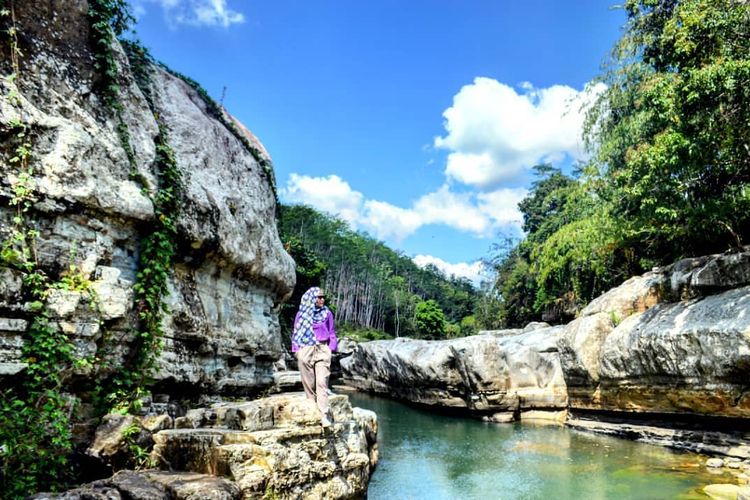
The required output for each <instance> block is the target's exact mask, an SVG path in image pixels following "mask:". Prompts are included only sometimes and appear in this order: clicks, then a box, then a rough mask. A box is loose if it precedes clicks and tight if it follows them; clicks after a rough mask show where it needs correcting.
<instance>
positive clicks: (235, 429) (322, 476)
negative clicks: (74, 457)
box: [37, 393, 378, 500]
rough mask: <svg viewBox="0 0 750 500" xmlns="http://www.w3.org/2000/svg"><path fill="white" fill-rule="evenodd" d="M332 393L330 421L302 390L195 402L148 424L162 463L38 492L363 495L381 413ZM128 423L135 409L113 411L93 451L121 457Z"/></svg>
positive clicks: (140, 497)
mask: <svg viewBox="0 0 750 500" xmlns="http://www.w3.org/2000/svg"><path fill="white" fill-rule="evenodd" d="M330 402H331V411H332V413H333V425H332V426H331V427H329V428H327V429H323V428H322V427H321V425H320V413H319V411H318V408H317V406H316V405H315V403H313V402H312V401H310V400H308V399H306V398H305V397H304V395H302V394H300V393H295V394H282V395H276V396H271V397H268V398H263V399H259V400H255V401H248V402H237V403H217V404H215V405H213V406H211V407H210V408H200V409H195V410H191V411H190V412H188V415H187V416H186V417H181V419H180V418H178V419H177V420H176V421H175V425H176V427H177V428H172V429H164V430H159V429H158V428H156V427H152V429H151V430H153V431H154V432H153V433H152V434H150V438H151V439H153V442H155V446H154V447H153V450H152V452H151V457H152V459H153V462H154V463H155V464H156V465H157V466H158V467H159V468H161V469H164V470H161V471H158V470H147V471H141V472H138V473H136V472H133V471H121V472H118V473H117V474H115V475H114V476H113V477H111V478H109V479H105V480H101V481H96V482H94V483H90V484H87V485H84V486H82V487H80V488H77V489H75V490H72V491H69V492H66V493H64V494H62V495H59V496H54V495H52V496H51V495H40V496H37V498H38V499H41V498H57V499H70V500H73V499H87V498H129V499H133V500H147V499H148V500H157V499H165V500H166V499H170V500H171V499H196V500H197V499H204V498H215V499H240V498H261V497H266V498H278V499H287V498H289V499H292V498H294V499H297V498H310V499H317V498H327V499H348V498H363V497H365V496H366V492H367V483H368V481H369V478H370V474H371V473H372V471H373V469H374V467H375V465H376V463H377V460H378V447H377V417H376V416H375V414H374V413H373V412H371V411H369V410H363V409H360V408H352V407H351V405H350V403H349V398H348V397H346V396H343V395H334V396H332V397H331V399H330ZM167 421H169V420H168V419H165V418H161V419H159V420H158V422H159V424H160V425H161V424H163V423H164V422H167ZM146 423H147V422H146V421H145V420H141V421H140V422H139V423H138V425H143V424H146ZM151 423H152V424H153V423H154V422H151ZM129 425H133V419H132V417H120V418H118V417H116V416H112V418H110V419H109V420H108V421H107V422H105V423H104V424H103V425H102V427H100V429H99V432H98V433H97V440H96V441H95V443H94V444H93V445H92V447H91V449H90V450H89V451H90V453H95V454H96V456H98V457H104V456H106V457H116V456H117V454H118V453H119V452H120V450H121V448H122V443H123V440H122V428H124V427H125V426H129ZM97 495H98V496H97ZM107 495H109V496H107Z"/></svg>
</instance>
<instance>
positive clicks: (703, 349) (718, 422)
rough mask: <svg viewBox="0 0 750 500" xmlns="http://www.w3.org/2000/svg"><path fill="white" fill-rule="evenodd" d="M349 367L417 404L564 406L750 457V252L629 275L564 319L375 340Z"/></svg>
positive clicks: (355, 380)
mask: <svg viewBox="0 0 750 500" xmlns="http://www.w3.org/2000/svg"><path fill="white" fill-rule="evenodd" d="M341 366H342V368H343V371H344V380H345V381H346V382H347V383H349V384H350V385H353V386H354V387H357V388H359V389H363V390H368V391H373V392H379V393H382V394H388V395H393V396H396V397H399V398H402V399H406V400H409V401H412V402H415V403H419V404H427V405H434V406H440V407H445V408H462V409H465V410H468V411H469V412H471V413H473V414H482V415H489V414H490V413H493V412H516V413H518V412H521V414H522V413H523V412H524V411H528V410H531V409H534V408H544V409H547V410H549V409H567V410H569V411H570V412H572V414H573V418H571V419H569V420H568V423H569V424H570V425H573V426H575V427H577V428H580V429H584V430H595V431H598V432H605V433H609V434H615V435H619V436H622V437H629V438H635V439H641V440H644V441H648V442H652V443H656V444H662V445H665V444H666V445H669V446H675V447H679V448H686V449H692V450H695V451H702V452H707V453H725V454H728V455H731V456H736V457H743V458H746V457H750V432H748V431H749V430H750V420H749V419H750V396H748V389H750V251H745V252H743V253H734V254H726V255H714V256H706V257H701V258H696V259H686V260H683V261H680V262H677V263H675V264H674V265H672V266H669V267H665V268H663V269H656V270H654V271H652V272H649V273H646V274H645V275H643V276H639V277H635V278H632V279H630V280H628V281H627V282H625V283H623V284H622V285H621V286H620V287H617V288H615V289H613V290H611V291H609V292H607V293H605V294H603V295H602V296H600V297H599V298H597V299H596V300H594V301H592V302H591V303H590V304H589V305H588V307H586V308H585V309H584V310H583V312H582V314H581V316H580V317H578V318H576V319H575V320H573V321H572V322H570V323H569V324H567V325H565V326H561V327H555V328H542V329H538V330H534V331H531V332H521V331H518V330H508V331H499V332H485V333H484V334H483V335H478V336H474V337H468V338H464V339H457V340H446V341H436V342H432V341H413V340H405V339H401V340H395V341H379V342H370V343H366V344H361V345H359V346H358V347H357V348H356V349H355V350H354V353H353V354H352V356H351V357H349V358H347V359H344V360H342V362H341ZM521 416H522V415H521ZM517 417H518V415H517V414H516V415H513V416H512V417H511V416H507V417H506V418H503V417H502V415H498V414H497V413H496V414H495V415H493V417H492V418H493V420H496V421H507V420H512V419H514V418H517Z"/></svg>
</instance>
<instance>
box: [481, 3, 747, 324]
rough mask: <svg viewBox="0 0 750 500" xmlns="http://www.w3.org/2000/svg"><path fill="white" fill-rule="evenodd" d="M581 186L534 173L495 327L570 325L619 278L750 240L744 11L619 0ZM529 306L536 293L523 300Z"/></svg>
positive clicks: (501, 277) (501, 278) (503, 263)
mask: <svg viewBox="0 0 750 500" xmlns="http://www.w3.org/2000/svg"><path fill="white" fill-rule="evenodd" d="M625 9H626V11H627V13H628V17H629V21H628V25H627V28H626V31H625V34H624V36H623V37H622V39H621V40H620V41H619V43H618V45H617V47H616V50H615V51H614V54H613V60H612V62H611V63H610V65H609V67H608V68H607V71H606V73H605V74H604V75H603V77H602V78H601V80H602V81H603V82H604V83H606V84H607V89H606V91H605V92H604V93H603V94H602V96H601V97H600V99H599V100H598V102H597V103H596V104H595V105H594V106H593V107H592V108H591V109H590V110H589V114H588V117H587V125H586V129H587V135H586V140H587V143H588V145H589V146H590V147H591V149H592V153H593V157H592V160H591V162H590V163H589V164H588V165H587V166H586V167H585V169H584V170H583V174H584V175H583V177H582V179H581V180H580V181H574V180H572V179H565V178H564V176H561V175H560V174H559V173H556V172H554V171H552V170H551V169H549V167H545V168H542V169H540V168H539V167H537V173H539V174H541V176H542V179H541V180H540V181H538V182H537V183H535V184H534V186H533V188H532V191H531V192H530V194H529V197H528V198H527V199H526V200H524V201H523V202H522V203H521V204H520V208H521V210H522V212H523V213H524V229H525V230H526V231H528V234H527V237H526V239H525V240H524V241H523V242H522V243H520V244H519V245H518V246H517V247H515V248H514V249H513V251H511V252H507V253H505V254H503V256H502V258H501V259H498V261H497V262H496V268H497V270H498V282H497V284H496V287H495V291H497V290H499V291H500V294H501V300H502V308H501V320H502V323H503V324H504V325H506V326H521V325H523V323H525V322H528V321H530V320H534V319H554V320H558V321H559V320H563V319H569V318H570V317H571V316H572V315H574V314H575V313H576V311H578V310H580V307H581V306H582V305H583V304H585V303H586V302H587V301H589V300H591V299H592V298H593V297H595V296H596V295H597V294H599V293H601V292H602V291H604V290H606V289H607V288H609V287H611V286H613V285H616V284H618V283H619V282H620V281H622V280H623V279H625V278H627V277H628V276H630V275H632V274H635V273H639V272H642V271H643V270H644V269H647V268H649V267H651V266H653V265H663V264H666V263H670V262H672V261H674V260H676V259H678V258H681V257H684V256H689V255H697V254H705V253H712V252H723V251H726V250H731V249H737V248H740V247H741V246H742V245H743V244H745V243H747V240H748V237H750V155H748V147H747V137H748V136H750V120H748V118H747V117H748V116H750V37H748V36H747V33H748V32H750V4H748V3H747V2H737V1H734V0H716V1H714V0H680V1H677V0H629V1H627V2H626V3H625ZM529 297H533V298H534V300H533V303H530V301H529Z"/></svg>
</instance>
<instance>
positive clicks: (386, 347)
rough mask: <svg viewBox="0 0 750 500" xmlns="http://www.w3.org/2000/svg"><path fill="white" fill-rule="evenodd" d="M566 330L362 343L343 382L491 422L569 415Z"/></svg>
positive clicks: (345, 366)
mask: <svg viewBox="0 0 750 500" xmlns="http://www.w3.org/2000/svg"><path fill="white" fill-rule="evenodd" d="M560 332H561V329H560V328H559V327H553V328H541V329H535V330H532V331H529V332H526V333H520V334H519V333H516V332H513V333H512V334H505V332H502V333H500V334H498V335H495V334H491V333H489V332H487V333H485V334H482V335H476V336H472V337H464V338H459V339H453V340H444V341H427V340H411V339H395V340H381V341H374V342H367V343H362V344H360V345H358V346H357V347H356V349H355V350H354V351H353V353H352V354H351V356H349V357H347V358H344V359H342V360H341V366H342V369H343V377H344V382H345V383H346V384H348V385H350V386H352V387H355V388H357V389H360V390H364V391H372V392H376V393H381V394H388V395H391V396H395V397H397V398H400V399H405V400H408V401H411V402H414V403H418V404H423V405H430V406H440V407H447V408H457V409H462V410H466V411H469V412H472V413H482V414H492V413H498V412H503V411H504V412H517V411H519V410H529V409H537V408H539V409H564V408H565V407H566V405H567V396H566V391H565V382H564V379H563V376H562V371H561V369H560V363H559V359H558V353H557V338H558V336H559V333H560Z"/></svg>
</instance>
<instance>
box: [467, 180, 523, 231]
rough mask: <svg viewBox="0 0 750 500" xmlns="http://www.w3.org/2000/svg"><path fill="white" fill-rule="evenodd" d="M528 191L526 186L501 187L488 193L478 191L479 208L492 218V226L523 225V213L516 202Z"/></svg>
mask: <svg viewBox="0 0 750 500" xmlns="http://www.w3.org/2000/svg"><path fill="white" fill-rule="evenodd" d="M528 193H529V191H528V190H527V189H526V188H501V189H498V190H495V191H492V192H489V193H479V194H478V195H477V199H478V201H479V204H478V207H479V210H480V211H481V212H482V213H484V214H486V215H487V217H489V218H490V219H492V221H493V223H494V226H516V227H518V228H520V227H521V226H522V225H523V215H522V214H521V211H520V210H519V209H518V204H519V203H521V201H522V200H523V199H524V198H526V196H527V195H528Z"/></svg>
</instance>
